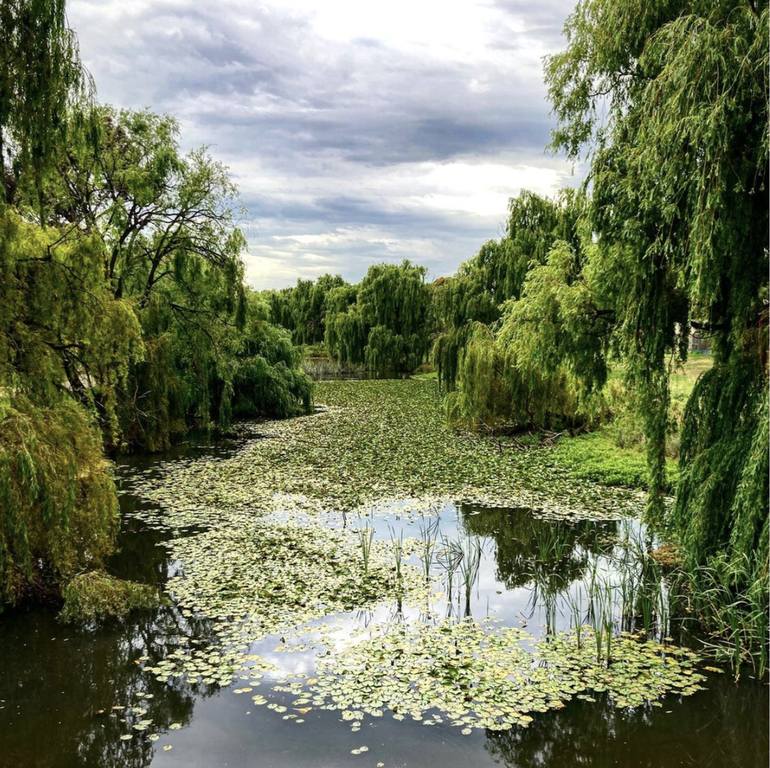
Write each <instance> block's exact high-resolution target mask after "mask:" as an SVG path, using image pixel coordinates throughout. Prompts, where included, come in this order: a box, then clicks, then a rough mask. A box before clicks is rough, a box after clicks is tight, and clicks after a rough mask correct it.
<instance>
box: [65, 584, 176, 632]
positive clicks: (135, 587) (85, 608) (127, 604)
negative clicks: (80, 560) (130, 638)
mask: <svg viewBox="0 0 770 768" xmlns="http://www.w3.org/2000/svg"><path fill="white" fill-rule="evenodd" d="M62 594H63V597H64V606H63V607H62V609H61V612H60V613H59V618H60V619H61V620H62V621H64V622H66V623H68V624H92V623H95V622H99V621H103V620H105V619H124V618H126V616H128V615H129V614H130V613H132V612H133V611H137V610H148V609H151V608H155V607H157V606H158V605H160V602H161V600H160V595H159V594H158V591H157V590H156V589H154V588H153V587H150V586H148V585H147V584H138V583H137V582H135V581H126V580H124V579H118V578H115V577H114V576H110V575H109V574H107V573H104V572H103V571H89V572H88V573H81V574H78V575H77V576H75V577H74V578H73V579H71V580H70V581H69V582H68V583H67V585H66V586H65V587H64V590H63V593H62Z"/></svg>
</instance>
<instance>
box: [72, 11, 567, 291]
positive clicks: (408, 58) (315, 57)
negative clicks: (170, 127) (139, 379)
mask: <svg viewBox="0 0 770 768" xmlns="http://www.w3.org/2000/svg"><path fill="white" fill-rule="evenodd" d="M543 3H544V5H543V7H542V8H540V7H539V6H538V7H537V8H534V7H533V6H532V4H531V3H527V2H521V1H520V0H462V1H461V0H457V2H452V3H447V2H446V0H442V2H439V1H438V0H419V2H415V0H388V1H387V2H361V1H360V0H324V2H318V1H317V0H266V1H265V2H262V3H260V4H254V3H253V2H250V0H217V2H213V1H212V0H208V1H207V0H160V1H155V2H149V0H140V1H135V2H132V3H125V2H124V1H123V0H98V1H97V0H71V2H70V4H69V6H68V7H69V18H70V23H71V24H72V26H73V27H74V28H75V29H76V31H77V32H78V34H79V38H80V44H81V53H82V56H83V58H84V60H85V62H86V64H87V65H88V67H89V69H90V70H91V72H92V74H93V75H94V77H95V79H96V82H97V87H98V91H99V96H100V98H102V99H103V100H105V101H109V102H112V103H114V104H116V105H118V106H123V107H131V108H136V107H142V106H147V107H150V108H152V109H154V110H156V111H166V112H171V113H173V114H175V115H176V116H177V117H178V118H179V119H180V122H181V124H182V128H183V142H184V144H185V146H188V147H189V146H193V145H197V144H200V143H205V144H207V145H209V147H210V149H211V152H212V153H213V154H214V155H215V156H216V157H218V158H220V159H222V160H223V161H225V162H226V163H227V164H228V165H229V166H230V167H231V169H232V172H233V174H234V176H235V179H236V181H237V183H238V185H239V187H240V189H241V191H242V197H243V200H244V203H245V205H246V207H247V209H248V210H247V212H246V215H245V221H244V228H245V230H246V234H247V237H248V241H249V254H248V255H247V257H246V264H247V276H248V279H249V281H250V282H251V283H252V284H254V285H256V286H260V287H262V286H276V285H282V284H283V285H285V284H288V283H290V282H293V281H294V280H296V278H297V277H300V276H302V277H314V276H316V275H317V274H320V273H321V272H325V271H332V272H340V273H342V274H343V275H344V276H345V277H347V278H349V279H358V278H360V277H361V275H362V274H363V272H364V271H365V270H366V268H367V267H368V266H369V264H371V263H373V262H375V261H377V260H380V259H382V260H400V259H401V258H404V257H410V258H412V259H413V260H415V261H419V262H421V263H425V264H426V265H427V266H428V267H429V269H430V270H431V273H432V274H434V275H437V274H445V273H448V272H451V271H453V270H454V269H455V268H456V267H457V265H458V263H459V262H460V261H461V260H462V259H464V258H467V257H468V256H470V255H472V253H473V252H474V251H475V250H476V249H477V247H478V246H479V245H480V244H481V242H482V241H483V240H484V239H487V238H489V237H495V236H498V235H499V234H500V228H501V224H502V223H503V221H504V218H505V212H506V207H507V200H508V198H509V197H510V196H512V195H515V194H517V193H518V192H519V191H520V190H521V189H523V188H526V189H531V190H534V191H536V192H540V193H542V194H550V193H553V192H555V191H556V190H557V189H558V188H559V187H560V186H563V185H565V184H571V183H574V178H572V177H571V175H570V172H571V169H570V167H569V166H568V165H567V163H566V162H565V161H563V160H561V159H558V158H554V157H550V156H548V155H546V154H544V152H543V147H544V145H545V144H546V143H547V141H548V131H549V124H550V118H549V115H548V106H547V104H546V101H545V89H544V86H543V84H542V74H541V66H542V62H541V60H542V56H543V55H544V54H546V53H548V52H549V51H551V50H553V49H554V47H555V46H557V45H559V38H558V30H559V28H560V27H561V24H562V21H563V19H564V17H565V16H566V14H567V13H568V12H569V10H571V5H572V0H543Z"/></svg>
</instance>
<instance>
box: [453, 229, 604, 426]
mask: <svg viewBox="0 0 770 768" xmlns="http://www.w3.org/2000/svg"><path fill="white" fill-rule="evenodd" d="M580 266H581V259H580V257H579V255H578V254H577V253H576V252H575V251H574V250H573V248H572V247H571V246H570V245H569V244H568V243H567V242H565V241H563V240H557V241H556V242H555V244H554V245H553V247H552V248H551V250H550V251H549V253H548V256H547V259H546V262H545V263H544V264H540V265H537V266H532V268H531V269H530V270H529V272H528V273H527V276H526V278H525V279H524V283H523V286H522V289H521V295H520V297H519V298H518V299H511V300H509V301H508V302H506V303H505V304H503V306H502V316H501V319H500V321H499V322H498V323H497V324H496V325H495V329H494V330H493V329H491V328H490V327H489V326H485V325H483V324H481V323H478V322H477V323H474V324H472V325H471V331H470V333H469V336H468V338H467V340H466V342H465V344H464V346H463V348H462V349H461V351H460V355H459V365H458V373H457V387H456V389H455V390H454V391H452V392H450V393H449V394H448V396H447V408H448V414H449V417H450V420H452V421H454V422H455V423H459V424H463V425H465V426H470V427H474V428H479V427H484V428H491V429H499V428H502V427H508V428H513V429H526V428H531V427H536V428H559V429H562V428H565V427H575V426H578V425H581V426H582V425H584V424H587V423H591V422H594V421H597V420H598V419H599V418H600V416H601V415H602V397H601V394H600V393H601V388H602V386H603V385H604V383H605V381H606V377H607V363H606V349H607V344H608V340H609V330H610V326H609V325H608V323H607V318H606V315H605V313H604V312H602V311H600V310H598V309H597V308H596V307H595V305H594V301H593V296H592V292H591V289H590V287H589V285H588V284H587V282H586V280H585V278H584V276H583V275H582V274H581V273H580Z"/></svg>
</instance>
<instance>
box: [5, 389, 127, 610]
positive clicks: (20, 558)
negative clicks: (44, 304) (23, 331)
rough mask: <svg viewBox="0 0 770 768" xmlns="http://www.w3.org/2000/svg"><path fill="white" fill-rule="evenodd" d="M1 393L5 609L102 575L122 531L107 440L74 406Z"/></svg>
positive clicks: (67, 400) (65, 399)
mask: <svg viewBox="0 0 770 768" xmlns="http://www.w3.org/2000/svg"><path fill="white" fill-rule="evenodd" d="M1 392H2V391H1V390H0V609H2V607H3V605H4V604H5V605H13V604H15V603H17V602H19V601H20V600H22V599H23V598H25V597H27V596H30V595H33V594H35V593H37V594H40V593H41V592H54V593H57V592H58V585H59V584H61V583H63V582H66V581H67V580H68V579H70V578H71V577H72V576H73V575H74V574H76V573H78V571H82V570H84V569H86V568H94V567H99V565H100V564H101V562H102V561H103V559H104V557H106V556H107V555H108V554H109V553H110V552H111V551H112V547H113V542H114V536H115V533H116V530H117V521H118V501H117V496H116V493H115V484H114V482H113V479H112V474H111V472H110V469H109V463H108V462H107V461H105V459H104V454H103V452H102V441H101V435H100V433H99V430H98V428H97V427H96V426H95V425H94V424H93V422H92V420H91V419H90V418H89V416H88V414H87V413H86V411H85V409H84V408H83V407H82V406H80V405H79V404H78V403H75V402H74V401H73V400H71V399H70V398H68V397H66V396H63V397H62V398H61V400H60V401H59V402H57V403H55V404H52V405H50V406H41V405H35V404H34V403H32V402H31V401H30V400H28V399H27V398H26V397H23V396H21V395H12V396H6V398H5V399H3V397H2V394H1Z"/></svg>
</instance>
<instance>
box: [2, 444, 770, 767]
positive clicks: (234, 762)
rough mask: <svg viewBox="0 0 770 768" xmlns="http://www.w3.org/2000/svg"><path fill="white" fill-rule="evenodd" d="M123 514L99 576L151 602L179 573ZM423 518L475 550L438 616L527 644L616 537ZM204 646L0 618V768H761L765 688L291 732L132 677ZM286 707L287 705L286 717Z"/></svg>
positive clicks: (354, 621) (456, 513)
mask: <svg viewBox="0 0 770 768" xmlns="http://www.w3.org/2000/svg"><path fill="white" fill-rule="evenodd" d="M212 455H213V454H212ZM145 468H146V462H145ZM128 469H129V471H130V468H128ZM121 504H122V510H123V521H124V522H123V530H122V532H121V536H120V548H119V551H118V552H117V554H116V555H115V556H114V558H113V559H112V561H111V563H110V568H109V569H110V571H111V572H112V573H115V574H116V575H118V576H122V577H126V578H131V579H135V580H138V581H142V582H145V583H151V584H156V585H158V586H160V587H162V586H163V585H164V583H165V582H166V580H167V579H168V578H169V576H170V575H172V574H174V573H175V572H176V571H177V570H178V568H180V567H181V564H179V563H175V562H173V561H171V560H170V559H169V557H168V555H167V554H166V550H165V549H164V548H163V547H162V546H158V545H159V544H160V542H162V541H163V539H164V537H165V536H166V534H165V533H164V532H163V531H160V530H156V529H151V528H149V527H148V526H147V525H146V524H145V523H143V522H142V521H141V520H140V519H139V518H137V517H136V516H135V512H136V510H137V508H139V507H141V504H142V502H140V501H139V500H138V499H137V498H135V497H133V496H132V495H131V494H130V493H124V494H123V496H122V499H121ZM436 518H437V521H438V523H437V524H439V525H440V531H441V535H442V536H446V537H452V536H454V537H463V536H465V537H468V536H472V537H474V538H476V537H477V538H478V541H479V542H480V544H481V559H480V565H479V569H478V575H477V577H476V579H475V581H474V585H473V589H472V591H471V593H470V595H468V594H466V593H463V592H461V591H459V590H458V592H457V595H456V599H455V598H453V599H452V600H450V601H449V602H448V605H447V608H446V610H447V612H449V613H456V614H457V615H458V616H461V615H465V614H471V615H473V616H474V617H476V618H481V617H484V616H491V617H494V618H496V619H499V620H500V621H501V622H502V623H503V624H506V625H511V626H520V627H526V629H527V631H528V632H531V633H533V634H535V635H538V634H540V633H542V632H543V631H544V628H545V627H546V626H547V625H549V623H550V624H552V625H553V628H555V629H557V630H558V629H561V628H565V627H568V626H569V618H568V615H567V612H566V611H564V610H562V609H561V608H560V607H559V605H560V602H559V598H560V597H563V596H564V595H567V594H570V593H573V594H574V592H575V590H576V589H579V586H578V585H579V584H581V583H582V582H581V580H582V579H584V577H585V571H586V569H587V568H588V567H589V563H596V562H600V563H601V562H605V560H606V559H607V558H609V556H610V555H611V554H612V552H613V549H614V548H616V547H617V536H616V534H617V533H618V531H617V528H618V525H619V524H618V523H614V522H602V523H599V522H591V521H583V522H574V523H564V522H553V521H545V520H539V519H537V518H535V517H533V516H532V515H531V513H530V512H529V511H528V510H525V509H482V508H475V507H468V506H459V507H456V506H455V505H453V504H446V505H444V507H443V508H441V509H440V510H438V511H437V512H436ZM327 524H329V525H337V526H341V525H351V526H355V525H360V524H361V521H356V520H354V521H349V520H344V519H334V520H328V521H327ZM367 524H371V525H372V526H373V528H374V535H375V536H377V537H387V536H391V537H392V536H394V535H400V533H401V532H402V531H403V533H404V535H405V536H407V537H408V536H416V535H417V531H416V529H417V528H418V527H419V526H420V525H422V524H424V523H423V521H422V520H421V519H420V518H415V517H412V516H410V515H408V514H404V509H401V508H400V507H399V505H398V504H395V505H394V506H393V507H392V508H391V509H389V510H386V511H385V512H384V513H383V514H380V515H378V516H377V517H376V518H375V519H373V520H372V521H371V522H370V523H369V522H367ZM554 601H555V602H554ZM381 610H382V611H385V612H387V611H388V610H389V607H388V606H383V607H382V608H381ZM372 613H373V612H372V611H358V612H351V613H350V614H349V615H345V616H337V617H335V619H336V621H337V622H338V623H340V622H341V624H342V626H345V622H348V623H349V625H350V627H351V628H353V627H355V626H357V625H360V624H361V623H366V622H368V621H371V620H372V619H373V615H372ZM210 633H211V627H210V626H208V625H207V622H206V621H205V620H196V619H192V618H190V617H189V616H183V615H182V613H181V612H180V611H179V610H178V608H177V607H176V606H174V605H167V606H164V607H162V608H160V609H158V610H157V611H155V612H153V613H151V614H144V615H140V616H136V617H135V618H133V619H132V620H130V621H128V622H126V623H124V624H121V625H114V626H110V627H105V628H102V629H98V630H90V631H89V630H75V629H72V628H69V627H65V626H63V625H61V624H60V623H59V622H57V620H56V618H55V614H54V613H53V612H52V611H50V610H46V609H40V608H35V609H30V610H25V611H20V612H17V613H15V614H13V615H8V616H5V617H3V618H2V620H0V768H38V767H39V768H124V767H126V768H144V767H145V766H153V767H155V768H164V767H165V766H169V767H170V766H185V767H186V768H214V767H215V766H222V767H225V766H226V767H228V768H246V766H249V767H253V768H305V767H306V768H332V767H333V766H371V767H372V768H374V766H376V765H384V766H387V767H388V768H390V767H391V766H392V767H393V768H397V767H404V768H406V767H407V766H414V767H415V768H427V767H428V766H442V768H455V766H456V767H457V768H467V767H468V766H493V765H498V766H505V767H506V768H529V767H530V766H533V767H534V766H538V767H543V768H569V766H597V768H602V766H624V767H625V768H632V767H642V766H649V767H650V768H652V767H653V766H654V767H656V768H669V767H671V768H673V766H698V767H699V768H704V767H707V766H715V767H716V766H720V767H723V766H735V768H760V767H762V768H764V766H766V765H767V764H768V716H769V711H768V694H767V687H766V686H765V685H763V684H761V683H760V682H757V681H754V680H752V679H750V678H744V679H742V680H741V682H740V684H736V683H735V682H733V680H732V678H731V676H730V675H729V674H711V675H710V676H709V678H708V681H707V683H706V685H707V687H708V690H705V691H701V692H698V693H696V694H695V695H693V696H690V697H678V696H674V695H669V696H667V697H666V698H665V699H664V700H663V706H662V707H652V706H645V707H641V708H638V709H635V710H618V709H616V708H615V707H614V706H612V704H610V703H609V702H608V701H607V700H606V699H604V698H602V697H597V698H598V700H597V701H595V702H588V701H579V700H572V701H570V702H568V703H567V704H566V706H565V707H564V708H563V709H560V710H554V711H550V712H546V713H543V714H539V715H537V716H536V717H535V719H534V721H533V722H532V723H531V724H530V725H529V727H527V728H522V727H514V728H512V729H511V730H508V731H498V732H492V731H487V732H483V731H478V730H474V731H473V733H472V734H471V735H468V736H466V735H462V734H461V733H460V731H459V730H458V729H457V728H452V727H450V726H448V725H446V724H438V725H435V726H433V727H430V728H426V727H425V726H424V725H422V724H420V723H418V722H410V721H409V720H405V721H402V722H397V721H395V720H392V719H390V718H389V717H382V718H379V719H376V720H373V719H369V720H367V721H365V722H364V723H363V725H362V728H361V731H360V732H357V733H351V731H350V728H349V727H348V725H349V724H347V723H344V722H342V721H341V719H340V716H339V712H333V711H324V710H313V711H310V712H307V713H306V714H304V715H303V720H304V722H303V724H302V725H301V726H299V725H297V724H296V723H295V722H293V721H292V720H284V719H282V718H281V717H278V716H276V714H275V713H274V712H271V711H268V710H266V709H265V708H264V707H257V706H252V704H251V701H250V700H249V698H248V697H246V696H235V695H233V693H232V691H231V690H228V689H219V688H217V687H215V686H210V685H204V684H195V685H191V684H188V683H186V682H183V681H179V680H177V681H176V682H174V683H172V684H168V683H161V682H158V681H156V680H155V679H154V678H153V677H152V676H148V675H147V674H145V673H143V672H142V668H141V661H142V660H143V659H146V658H148V657H149V659H150V660H151V661H152V660H155V659H161V658H163V657H164V656H165V655H166V654H167V653H168V651H169V650H170V649H171V648H172V647H176V644H177V643H178V642H179V640H180V638H187V639H189V640H193V641H195V640H198V639H205V638H207V637H208V636H209V635H210ZM275 642H276V638H268V639H267V640H263V641H261V642H260V643H258V644H256V645H255V647H254V648H253V651H254V652H256V653H259V654H261V655H263V656H264V657H265V658H267V659H269V660H270V661H272V662H275V663H276V664H277V665H281V664H283V665H286V664H291V665H295V666H296V665H305V664H311V665H312V654H306V655H303V654H291V655H290V656H289V655H287V654H279V653H271V647H272V646H274V645H275ZM306 656H307V658H306ZM266 684H269V680H268V681H266ZM232 687H235V684H234V685H233V686H232ZM291 698H292V697H291V696H290V695H288V694H286V695H285V702H284V703H285V704H286V705H287V706H291ZM273 700H274V701H278V702H280V701H281V700H282V699H281V694H280V693H278V694H273ZM126 707H141V709H143V710H145V713H144V714H143V715H142V716H143V717H146V718H148V719H151V720H152V721H153V730H154V731H155V732H156V733H157V734H158V735H159V738H158V739H157V741H154V742H153V741H149V740H148V739H147V738H131V739H126V740H123V739H121V736H122V735H124V734H125V732H126V730H127V728H126V724H125V722H123V718H124V711H125V708H126ZM362 744H365V745H367V747H368V751H367V752H366V753H365V754H363V755H361V754H359V755H353V754H351V749H355V748H356V747H358V746H360V745H362Z"/></svg>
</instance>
